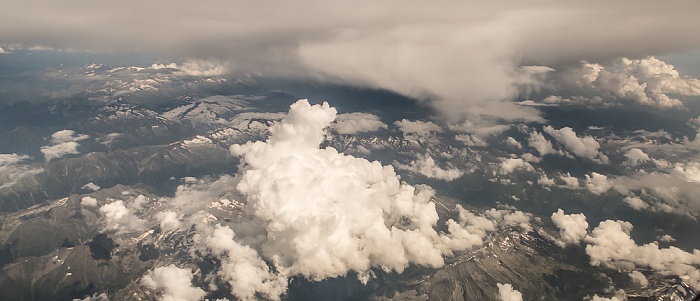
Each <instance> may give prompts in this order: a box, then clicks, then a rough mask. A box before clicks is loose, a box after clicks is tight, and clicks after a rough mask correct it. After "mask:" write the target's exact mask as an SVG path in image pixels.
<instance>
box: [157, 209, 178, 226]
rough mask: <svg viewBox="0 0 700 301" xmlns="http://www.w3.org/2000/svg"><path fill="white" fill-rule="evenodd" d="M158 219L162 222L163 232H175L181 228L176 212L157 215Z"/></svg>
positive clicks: (167, 211)
mask: <svg viewBox="0 0 700 301" xmlns="http://www.w3.org/2000/svg"><path fill="white" fill-rule="evenodd" d="M156 218H157V219H158V221H159V222H160V228H161V229H162V230H163V231H175V230H177V229H179V228H180V225H181V223H180V220H179V219H178V217H177V213H176V212H173V211H170V210H166V211H161V212H158V213H157V214H156Z"/></svg>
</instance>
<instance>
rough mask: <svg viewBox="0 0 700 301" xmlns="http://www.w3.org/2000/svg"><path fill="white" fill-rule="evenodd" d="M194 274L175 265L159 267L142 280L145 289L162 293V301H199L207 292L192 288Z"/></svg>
mask: <svg viewBox="0 0 700 301" xmlns="http://www.w3.org/2000/svg"><path fill="white" fill-rule="evenodd" d="M192 277H193V276H192V272H191V271H190V270H188V269H182V268H178V267H176V266H175V265H172V264H171V265H168V266H164V267H157V268H155V269H153V270H152V271H149V272H148V273H146V275H144V276H143V278H141V284H142V285H143V286H145V287H148V288H151V289H155V290H158V291H160V292H161V293H162V295H161V296H160V300H162V301H199V300H202V299H204V296H205V294H206V293H205V292H204V290H202V289H201V288H198V287H195V286H192Z"/></svg>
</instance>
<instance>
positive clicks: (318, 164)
mask: <svg viewBox="0 0 700 301" xmlns="http://www.w3.org/2000/svg"><path fill="white" fill-rule="evenodd" d="M335 116H336V111H335V109H333V108H331V107H330V106H329V105H328V104H323V105H314V106H311V105H310V104H309V103H308V101H306V100H300V101H298V102H297V103H295V104H293V105H292V106H291V108H290V111H289V113H288V115H287V116H286V117H285V118H284V119H283V120H282V121H280V122H278V123H276V124H275V125H274V126H272V127H271V128H270V133H271V134H270V136H269V138H268V139H267V141H258V142H249V143H247V144H244V145H234V146H232V147H231V151H232V152H233V153H234V154H237V155H240V156H241V157H242V162H243V163H244V165H243V167H242V170H241V175H240V176H239V177H237V178H236V181H238V182H237V184H236V185H235V187H236V190H237V192H238V193H240V194H241V196H242V197H243V198H244V199H245V202H246V204H247V205H246V209H245V213H246V215H245V216H244V217H241V218H243V221H242V222H240V223H237V224H236V226H235V227H236V228H233V229H232V228H230V227H229V226H224V225H219V224H215V225H210V222H213V221H215V220H216V219H209V218H205V219H204V220H205V222H204V223H203V222H201V220H202V219H201V215H200V221H199V222H197V223H196V227H197V235H196V237H195V238H194V239H195V242H196V245H197V246H198V250H199V251H200V252H204V253H207V252H208V253H209V254H212V255H214V256H217V257H218V258H219V259H220V260H222V265H221V268H220V269H219V271H218V273H217V275H218V276H219V277H220V278H222V279H224V280H225V281H228V282H229V283H230V284H231V288H232V293H233V294H234V295H235V296H236V297H237V298H240V299H244V300H246V299H253V298H255V297H256V296H258V295H262V296H264V297H265V298H270V299H279V298H280V295H281V294H283V293H284V292H285V291H286V287H287V279H288V277H291V276H302V277H306V278H308V279H312V280H320V279H324V278H327V277H338V276H342V275H346V274H347V273H348V272H350V271H355V272H357V273H359V274H360V275H364V274H365V273H367V272H368V271H369V270H370V268H381V269H383V270H385V271H392V270H393V271H397V272H402V271H403V270H404V269H405V268H406V267H407V266H408V265H410V264H413V265H419V266H427V267H441V266H442V265H443V264H444V259H443V256H446V255H450V254H452V253H453V252H454V251H456V250H464V249H468V248H471V247H473V246H477V245H481V244H482V243H483V240H484V238H485V237H486V233H487V232H490V231H495V230H496V229H498V227H501V226H503V227H506V226H509V225H517V226H519V227H521V228H528V224H527V223H528V221H529V218H530V217H529V215H527V214H524V213H522V212H511V211H508V212H505V211H504V212H500V211H498V212H496V211H494V212H492V213H489V214H488V215H478V214H475V213H472V212H470V211H467V210H464V209H463V208H461V207H459V206H458V210H459V213H460V214H459V216H460V218H459V220H458V221H454V220H448V221H447V227H448V230H449V231H448V233H438V232H437V231H436V230H435V229H434V227H435V226H437V222H438V213H437V210H436V208H435V203H433V202H432V201H431V198H432V197H433V191H432V190H431V189H430V188H428V187H425V186H418V187H413V186H411V185H408V184H406V183H402V182H401V181H400V179H399V177H398V176H397V175H396V173H395V172H394V170H393V168H392V167H391V166H382V165H381V164H380V163H379V162H376V161H375V162H370V161H367V160H365V159H361V158H355V157H352V156H348V155H344V154H340V153H338V152H337V151H336V150H335V149H333V148H332V147H326V148H324V149H320V148H319V145H320V143H321V142H322V141H323V139H324V128H326V127H328V126H330V125H331V123H332V121H333V119H334V118H335ZM228 183H230V182H228ZM188 185H193V184H188ZM223 186H225V187H229V188H230V187H231V185H230V184H229V185H223ZM183 189H184V188H183ZM178 190H180V188H178ZM214 190H219V188H215V189H214ZM213 195H215V194H209V196H208V197H205V199H210V198H211V196H213ZM183 200H184V199H183ZM175 207H177V206H175ZM200 208H201V206H200ZM204 215H205V216H206V213H204ZM193 219H194V216H193V217H191V218H186V220H189V221H192V220H193ZM207 221H209V222H207ZM217 223H218V222H217ZM239 227H240V228H239ZM234 229H235V230H236V231H237V232H236V233H234ZM238 231H240V232H241V233H243V235H244V236H240V237H239V236H238ZM245 235H248V236H245ZM266 262H268V263H270V264H271V265H272V266H273V267H274V269H270V268H269V267H268V265H267V263H266ZM360 278H362V279H366V277H364V276H360Z"/></svg>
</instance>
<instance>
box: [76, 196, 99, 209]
mask: <svg viewBox="0 0 700 301" xmlns="http://www.w3.org/2000/svg"><path fill="white" fill-rule="evenodd" d="M80 205H81V206H87V207H95V206H97V199H96V198H93V197H89V196H84V197H83V198H82V199H81V200H80Z"/></svg>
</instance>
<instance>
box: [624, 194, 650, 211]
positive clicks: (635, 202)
mask: <svg viewBox="0 0 700 301" xmlns="http://www.w3.org/2000/svg"><path fill="white" fill-rule="evenodd" d="M623 201H624V202H625V204H627V205H628V206H630V207H631V208H632V209H634V210H643V209H647V208H649V204H647V203H646V202H644V201H643V200H642V199H640V198H638V197H635V196H628V197H625V198H624V199H623Z"/></svg>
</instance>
